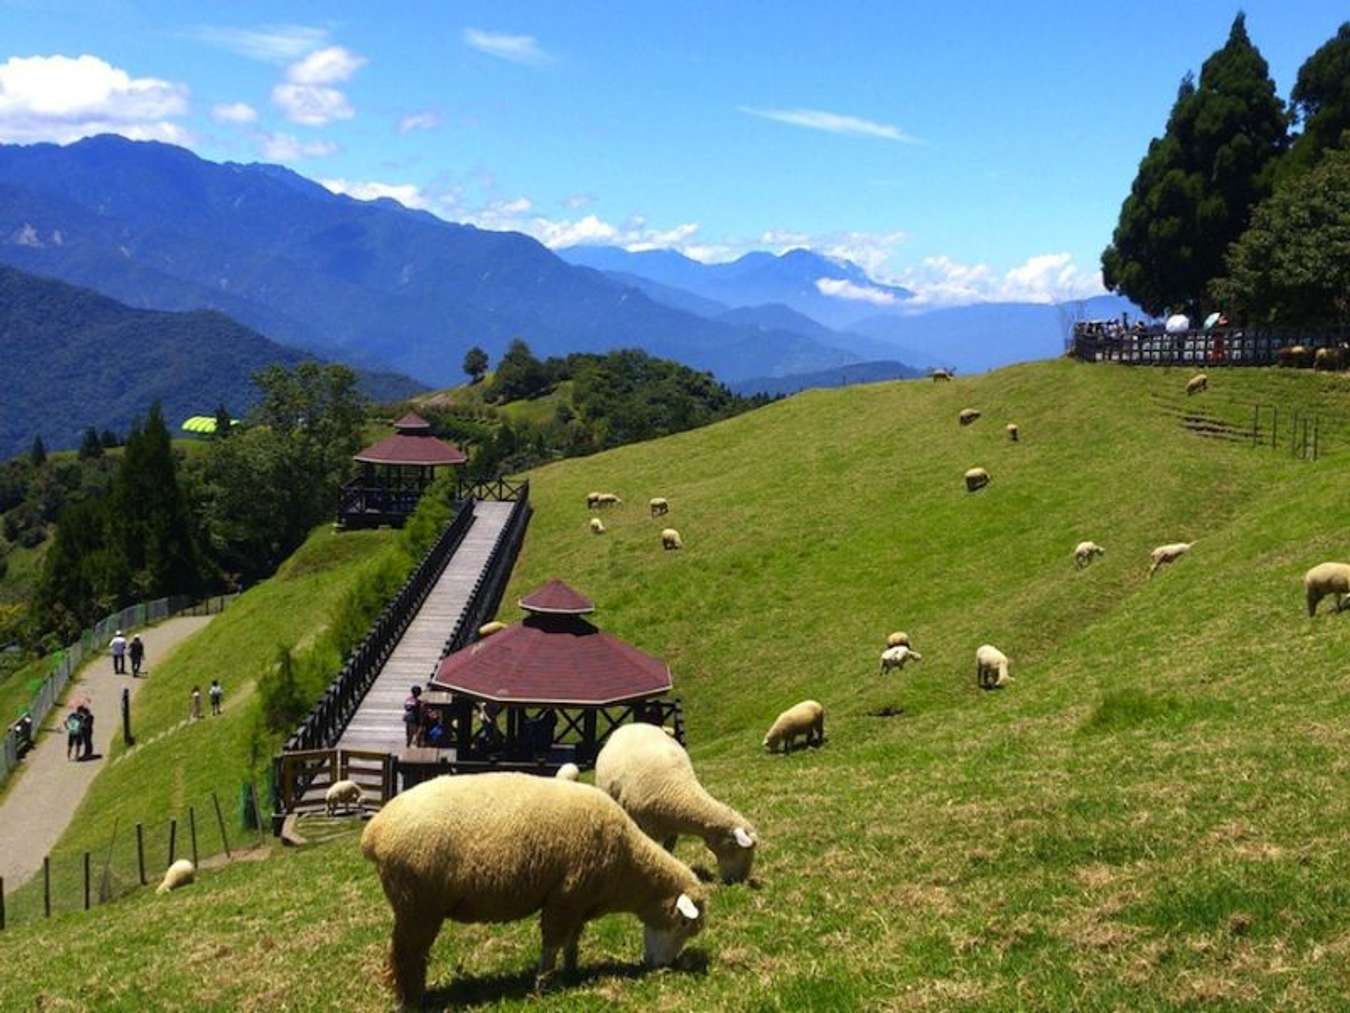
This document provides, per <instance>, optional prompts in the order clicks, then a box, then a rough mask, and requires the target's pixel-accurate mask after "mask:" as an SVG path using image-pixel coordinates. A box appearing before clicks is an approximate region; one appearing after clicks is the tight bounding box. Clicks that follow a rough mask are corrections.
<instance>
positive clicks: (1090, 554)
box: [1073, 542, 1106, 570]
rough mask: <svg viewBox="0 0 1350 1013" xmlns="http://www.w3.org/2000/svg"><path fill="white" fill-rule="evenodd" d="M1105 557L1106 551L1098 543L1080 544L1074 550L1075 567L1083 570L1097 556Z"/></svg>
mask: <svg viewBox="0 0 1350 1013" xmlns="http://www.w3.org/2000/svg"><path fill="white" fill-rule="evenodd" d="M1104 555H1106V550H1105V549H1103V548H1102V547H1101V546H1100V545H1098V544H1097V543H1096V542H1079V543H1078V547H1077V548H1076V549H1074V550H1073V565H1074V566H1076V567H1078V569H1080V570H1081V569H1083V567H1085V566H1087V565H1088V564H1089V563H1091V562H1092V560H1093V558H1095V557H1096V556H1104Z"/></svg>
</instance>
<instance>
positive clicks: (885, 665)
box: [881, 644, 923, 675]
mask: <svg viewBox="0 0 1350 1013" xmlns="http://www.w3.org/2000/svg"><path fill="white" fill-rule="evenodd" d="M911 658H912V659H913V660H915V661H923V655H922V654H920V653H919V652H918V651H914V650H910V648H908V647H906V646H905V645H904V644H901V645H900V646H898V647H888V648H886V650H884V651H882V652H881V674H882V675H885V674H886V673H887V672H889V671H890V670H891V669H892V668H899V669H902V670H903V669H904V667H905V662H907V661H909V660H910V659H911Z"/></svg>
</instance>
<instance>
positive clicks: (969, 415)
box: [956, 408, 980, 426]
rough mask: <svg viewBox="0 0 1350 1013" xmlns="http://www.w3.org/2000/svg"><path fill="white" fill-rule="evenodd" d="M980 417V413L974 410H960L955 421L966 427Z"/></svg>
mask: <svg viewBox="0 0 1350 1013" xmlns="http://www.w3.org/2000/svg"><path fill="white" fill-rule="evenodd" d="M979 417H980V413H979V412H978V411H976V410H975V409H974V408H962V409H961V411H960V414H958V415H957V416H956V421H958V422H959V423H961V425H963V426H968V425H970V424H971V423H972V422H974V421H975V420H976V419H978V418H979Z"/></svg>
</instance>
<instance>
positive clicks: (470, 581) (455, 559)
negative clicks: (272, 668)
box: [337, 500, 515, 753]
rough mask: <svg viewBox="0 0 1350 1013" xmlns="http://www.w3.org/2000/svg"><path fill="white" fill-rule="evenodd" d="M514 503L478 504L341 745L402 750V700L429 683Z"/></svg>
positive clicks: (368, 693) (379, 749) (349, 747)
mask: <svg viewBox="0 0 1350 1013" xmlns="http://www.w3.org/2000/svg"><path fill="white" fill-rule="evenodd" d="M514 506H515V504H514V503H499V502H496V501H490V500H479V501H478V502H477V503H475V504H474V521H473V524H472V525H471V526H470V527H469V530H468V532H467V533H466V534H465V535H464V541H463V542H461V543H460V546H459V548H458V549H456V550H455V554H454V555H453V556H451V557H450V562H449V563H447V564H446V567H445V570H444V572H443V573H442V574H441V577H440V580H438V581H436V586H435V587H433V588H432V589H431V591H430V593H428V595H427V599H426V601H425V602H423V603H422V607H421V608H420V609H419V610H418V612H417V617H416V618H415V619H413V621H412V622H411V623H409V624H408V628H407V629H406V630H404V632H403V636H402V638H401V639H400V640H399V642H398V645H397V646H396V647H395V648H394V653H393V654H391V655H390V656H389V660H388V661H386V662H385V663H384V668H382V669H381V670H380V674H379V675H377V676H376V677H375V681H374V683H372V684H371V687H370V689H369V691H368V692H367V693H366V696H365V699H363V700H362V701H361V706H360V707H359V708H358V709H357V711H356V713H355V714H354V715H353V716H352V720H351V723H350V724H348V725H347V730H346V731H344V732H343V733H342V738H341V739H340V740H338V744H337V747H338V748H339V749H370V750H374V751H375V752H378V753H398V752H401V751H402V750H403V743H404V732H403V701H404V699H405V698H406V697H407V695H408V689H409V687H411V686H412V684H413V683H425V682H426V681H427V679H428V678H430V677H431V673H432V670H433V669H434V668H435V667H436V663H437V662H438V661H440V658H441V651H442V650H443V649H444V647H445V641H446V639H447V638H448V637H449V636H450V631H451V630H452V629H454V626H455V620H456V619H458V618H459V615H460V613H461V612H463V611H464V607H465V605H467V604H468V601H469V595H470V594H471V593H472V592H473V585H474V582H475V581H477V580H478V575H479V574H480V573H482V572H483V567H484V566H486V565H487V560H488V556H489V555H491V553H492V548H493V546H494V545H496V544H497V539H498V538H499V537H500V536H501V533H502V529H503V528H505V527H506V521H507V519H508V518H509V517H510V516H511V508H512V507H514Z"/></svg>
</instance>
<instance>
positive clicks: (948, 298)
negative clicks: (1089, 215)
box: [896, 253, 1105, 309]
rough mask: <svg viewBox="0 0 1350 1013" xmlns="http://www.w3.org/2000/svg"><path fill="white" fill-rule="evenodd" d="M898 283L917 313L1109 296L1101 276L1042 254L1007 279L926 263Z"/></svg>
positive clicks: (980, 268) (978, 269) (983, 268)
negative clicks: (982, 304) (909, 295)
mask: <svg viewBox="0 0 1350 1013" xmlns="http://www.w3.org/2000/svg"><path fill="white" fill-rule="evenodd" d="M896 282H897V283H898V284H901V285H904V286H905V287H906V288H910V289H912V290H913V291H914V293H915V297H914V298H913V299H912V300H907V302H906V307H907V308H913V309H933V308H936V307H942V306H964V305H969V304H970V303H979V302H1036V303H1052V302H1064V301H1065V300H1070V299H1084V298H1087V297H1089V296H1094V295H1101V294H1102V293H1103V292H1104V291H1105V289H1104V288H1103V287H1102V278H1101V274H1100V272H1097V271H1085V270H1083V269H1082V268H1080V267H1078V265H1077V264H1075V263H1074V262H1073V258H1072V256H1070V255H1069V254H1067V253H1043V254H1038V255H1036V256H1033V257H1029V258H1027V260H1026V261H1024V262H1023V263H1021V264H1019V265H1018V266H1016V267H1014V268H1011V269H1009V270H1008V271H1005V272H1004V273H1002V274H1000V273H999V272H998V271H996V270H994V269H993V268H991V267H990V266H989V265H988V264H962V263H960V262H958V261H955V260H952V259H951V258H950V257H926V258H924V259H923V260H922V261H920V262H919V264H918V265H917V266H915V267H911V268H909V269H907V270H905V271H902V272H901V273H900V274H899V276H898V277H897V278H896Z"/></svg>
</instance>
